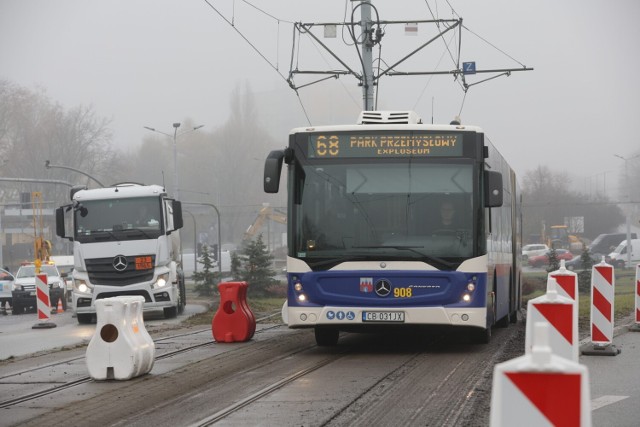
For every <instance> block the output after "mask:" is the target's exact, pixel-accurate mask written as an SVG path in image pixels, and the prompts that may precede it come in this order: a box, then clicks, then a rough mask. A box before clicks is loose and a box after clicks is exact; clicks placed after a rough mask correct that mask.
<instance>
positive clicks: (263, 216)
mask: <svg viewBox="0 0 640 427" xmlns="http://www.w3.org/2000/svg"><path fill="white" fill-rule="evenodd" d="M267 220H271V221H275V222H277V223H279V224H286V223H287V214H286V213H284V212H280V211H277V210H275V209H273V208H271V207H270V206H264V207H263V208H262V209H260V212H258V216H257V217H256V220H255V221H253V224H251V225H250V226H249V228H247V231H245V233H244V237H243V238H242V241H243V242H247V241H249V240H251V239H253V238H254V237H255V236H256V234H258V232H259V231H260V230H261V229H262V227H263V226H264V223H265V222H266V221H267Z"/></svg>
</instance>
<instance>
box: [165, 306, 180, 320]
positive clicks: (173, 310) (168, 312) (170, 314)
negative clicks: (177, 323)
mask: <svg viewBox="0 0 640 427" xmlns="http://www.w3.org/2000/svg"><path fill="white" fill-rule="evenodd" d="M177 315H178V307H177V306H175V305H174V306H173V307H165V308H164V317H165V319H173V318H174V317H176V316H177Z"/></svg>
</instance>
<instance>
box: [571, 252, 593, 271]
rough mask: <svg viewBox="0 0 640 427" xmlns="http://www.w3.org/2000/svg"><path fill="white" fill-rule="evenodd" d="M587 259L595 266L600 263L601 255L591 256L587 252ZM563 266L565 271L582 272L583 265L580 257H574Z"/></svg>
mask: <svg viewBox="0 0 640 427" xmlns="http://www.w3.org/2000/svg"><path fill="white" fill-rule="evenodd" d="M589 257H591V262H592V263H593V264H594V265H595V264H599V263H600V261H602V257H603V254H592V253H591V252H589ZM564 266H565V267H566V268H567V270H571V271H573V270H584V264H583V263H582V255H576V256H575V257H573V259H572V260H569V261H565V263H564Z"/></svg>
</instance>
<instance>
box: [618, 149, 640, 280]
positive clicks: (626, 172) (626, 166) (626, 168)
mask: <svg viewBox="0 0 640 427" xmlns="http://www.w3.org/2000/svg"><path fill="white" fill-rule="evenodd" d="M613 156H614V157H617V158H619V159H622V160H623V161H624V180H625V183H626V184H627V198H628V203H629V205H628V206H627V207H626V210H627V212H626V215H627V264H626V265H627V267H629V268H631V249H632V245H631V209H632V207H631V206H632V205H631V181H630V180H629V160H633V159H635V158H637V157H640V154H638V155H636V156H633V157H622V156H621V155H619V154H614V155H613Z"/></svg>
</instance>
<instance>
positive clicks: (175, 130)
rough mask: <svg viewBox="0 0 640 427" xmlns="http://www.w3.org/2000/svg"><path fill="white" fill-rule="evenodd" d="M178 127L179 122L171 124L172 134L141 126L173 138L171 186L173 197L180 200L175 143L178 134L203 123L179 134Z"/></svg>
mask: <svg viewBox="0 0 640 427" xmlns="http://www.w3.org/2000/svg"><path fill="white" fill-rule="evenodd" d="M179 127H180V123H174V124H173V135H171V134H169V133H166V132H162V131H160V130H157V129H156V128H152V127H149V126H143V128H145V129H147V130H150V131H151V132H156V133H159V134H162V135H165V136H168V137H169V138H173V187H174V190H173V191H174V192H175V198H176V200H180V193H179V191H180V190H178V144H177V139H178V137H179V136H180V135H184V134H185V133H189V132H193V131H196V130H198V129H200V128H201V127H204V125H200V126H194V127H193V129H189V130H186V131H184V132H180V134H178V128H179Z"/></svg>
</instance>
